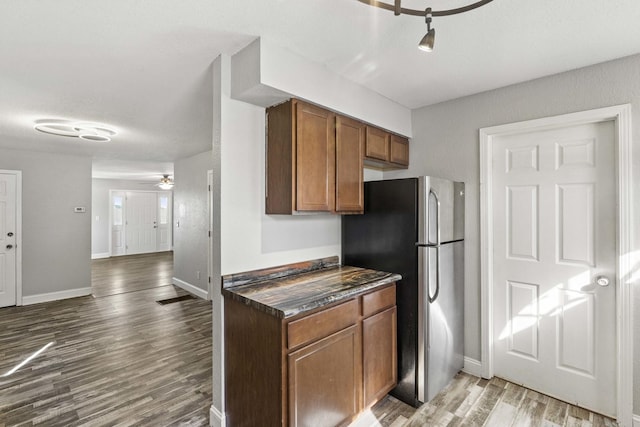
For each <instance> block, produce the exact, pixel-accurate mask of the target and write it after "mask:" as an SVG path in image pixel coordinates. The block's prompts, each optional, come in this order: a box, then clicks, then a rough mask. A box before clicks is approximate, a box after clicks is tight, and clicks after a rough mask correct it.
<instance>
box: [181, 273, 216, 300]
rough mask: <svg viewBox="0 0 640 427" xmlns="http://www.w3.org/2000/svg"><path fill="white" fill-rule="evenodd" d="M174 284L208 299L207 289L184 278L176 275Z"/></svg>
mask: <svg viewBox="0 0 640 427" xmlns="http://www.w3.org/2000/svg"><path fill="white" fill-rule="evenodd" d="M173 284H174V285H176V286H178V287H180V288H182V289H184V290H185V291H187V292H189V293H191V294H194V295H195V296H197V297H200V298H202V299H208V298H207V296H208V295H207V291H205V290H204V289H200V288H199V287H197V286H194V285H192V284H191V283H187V282H185V281H184V280H180V279H178V278H177V277H174V278H173Z"/></svg>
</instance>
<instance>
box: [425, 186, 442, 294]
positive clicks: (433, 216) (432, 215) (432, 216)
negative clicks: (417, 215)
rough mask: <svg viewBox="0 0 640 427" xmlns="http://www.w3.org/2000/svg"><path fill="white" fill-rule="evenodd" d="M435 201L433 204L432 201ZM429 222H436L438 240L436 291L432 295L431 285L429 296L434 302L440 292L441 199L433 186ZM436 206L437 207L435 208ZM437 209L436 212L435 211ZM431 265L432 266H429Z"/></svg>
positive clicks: (429, 226)
mask: <svg viewBox="0 0 640 427" xmlns="http://www.w3.org/2000/svg"><path fill="white" fill-rule="evenodd" d="M432 201H433V204H432V203H431V202H432ZM428 205H429V222H431V221H434V222H435V224H434V225H435V231H436V233H435V234H436V235H435V238H436V241H435V245H433V246H434V249H435V250H436V291H435V293H434V294H433V296H431V286H429V287H428V292H427V297H428V299H429V303H433V302H434V301H435V300H436V299H437V298H438V294H439V293H440V199H439V198H438V195H437V194H436V192H435V191H433V188H430V189H429V204H428ZM433 208H435V209H433ZM434 211H435V212H434ZM428 228H429V231H430V232H431V230H432V228H431V224H429V225H428ZM429 243H431V233H429ZM429 263H431V257H429ZM429 267H431V266H429Z"/></svg>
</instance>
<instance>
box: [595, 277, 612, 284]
mask: <svg viewBox="0 0 640 427" xmlns="http://www.w3.org/2000/svg"><path fill="white" fill-rule="evenodd" d="M596 283H597V284H598V285H600V286H609V278H608V277H605V276H598V277H596Z"/></svg>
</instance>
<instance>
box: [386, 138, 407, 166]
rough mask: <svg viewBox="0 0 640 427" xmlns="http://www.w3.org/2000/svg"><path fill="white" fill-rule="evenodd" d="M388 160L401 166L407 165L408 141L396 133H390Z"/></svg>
mask: <svg viewBox="0 0 640 427" xmlns="http://www.w3.org/2000/svg"><path fill="white" fill-rule="evenodd" d="M389 160H390V161H391V163H395V164H398V165H402V166H409V141H408V140H407V138H403V137H401V136H397V135H391V145H390V147H389Z"/></svg>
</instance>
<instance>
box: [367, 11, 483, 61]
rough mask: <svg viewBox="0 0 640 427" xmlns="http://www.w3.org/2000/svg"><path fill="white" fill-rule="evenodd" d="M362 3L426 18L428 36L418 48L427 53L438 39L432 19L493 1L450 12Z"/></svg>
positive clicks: (397, 13) (426, 35) (394, 12)
mask: <svg viewBox="0 0 640 427" xmlns="http://www.w3.org/2000/svg"><path fill="white" fill-rule="evenodd" d="M358 1H359V2H360V3H364V4H368V5H370V6H375V7H379V8H381V9H385V10H391V11H393V14H394V15H396V16H398V15H402V14H404V15H413V16H424V17H425V20H426V22H427V34H425V36H424V37H423V38H422V40H420V43H418V48H419V49H420V50H424V51H426V52H431V51H432V50H433V44H434V42H435V39H436V30H435V29H434V28H431V18H432V17H433V16H449V15H457V14H458V13H463V12H468V11H470V10H473V9H477V8H479V7H480V6H484V5H485V4H487V3H491V2H492V1H493V0H481V1H478V2H475V3H471V4H468V5H466V6H462V7H458V8H456V9H449V10H431V8H430V7H428V8H426V9H425V10H417V9H407V8H404V7H402V5H401V2H402V0H394V2H393V4H390V3H384V2H381V1H376V0H358Z"/></svg>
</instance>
